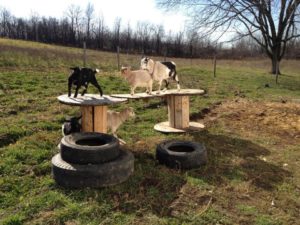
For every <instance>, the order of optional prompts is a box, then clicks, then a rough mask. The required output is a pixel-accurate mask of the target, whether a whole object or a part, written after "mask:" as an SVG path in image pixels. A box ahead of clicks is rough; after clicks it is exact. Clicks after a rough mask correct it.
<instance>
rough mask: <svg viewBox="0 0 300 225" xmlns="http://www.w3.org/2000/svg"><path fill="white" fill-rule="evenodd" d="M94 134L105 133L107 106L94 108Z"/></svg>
mask: <svg viewBox="0 0 300 225" xmlns="http://www.w3.org/2000/svg"><path fill="white" fill-rule="evenodd" d="M94 132H100V133H107V106H95V107H94Z"/></svg>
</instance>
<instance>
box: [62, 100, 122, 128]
mask: <svg viewBox="0 0 300 225" xmlns="http://www.w3.org/2000/svg"><path fill="white" fill-rule="evenodd" d="M57 99H58V101H59V102H61V103H63V104H66V105H72V106H80V110H81V116H82V117H81V126H82V131H83V132H101V133H107V107H108V105H113V104H119V103H122V102H126V101H127V99H124V98H114V97H111V96H107V95H103V96H102V97H100V96H99V94H86V95H84V96H78V97H77V98H73V97H68V95H61V96H58V97H57Z"/></svg>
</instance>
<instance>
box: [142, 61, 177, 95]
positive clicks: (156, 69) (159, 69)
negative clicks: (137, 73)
mask: <svg viewBox="0 0 300 225" xmlns="http://www.w3.org/2000/svg"><path fill="white" fill-rule="evenodd" d="M141 69H143V70H148V71H149V72H150V74H151V75H152V77H153V80H155V81H158V82H159V88H158V91H157V93H160V90H161V85H162V82H163V81H165V82H166V88H165V89H164V91H165V90H166V89H167V88H168V85H169V81H168V80H169V79H170V78H172V79H173V80H175V81H176V82H177V90H178V91H179V90H180V84H179V79H178V75H177V73H176V64H175V63H174V62H159V61H154V60H152V59H150V58H147V57H145V58H142V60H141Z"/></svg>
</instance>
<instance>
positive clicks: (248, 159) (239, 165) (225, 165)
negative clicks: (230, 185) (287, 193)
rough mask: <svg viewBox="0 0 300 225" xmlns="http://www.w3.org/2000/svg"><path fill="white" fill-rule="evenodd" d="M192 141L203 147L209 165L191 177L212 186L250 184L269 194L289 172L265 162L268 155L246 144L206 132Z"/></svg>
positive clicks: (263, 149)
mask: <svg viewBox="0 0 300 225" xmlns="http://www.w3.org/2000/svg"><path fill="white" fill-rule="evenodd" d="M192 135H193V137H194V140H195V141H198V142H202V143H204V144H205V145H206V148H207V153H208V164H207V165H206V166H205V167H204V168H202V169H199V170H195V171H191V172H190V175H191V176H193V177H195V178H201V179H202V180H205V181H206V182H208V183H209V184H212V185H222V184H226V183H227V182H228V181H230V180H240V181H251V183H252V185H255V186H256V187H258V188H262V189H266V190H271V189H274V188H275V187H276V185H277V184H278V183H281V182H283V179H284V178H285V177H287V176H290V175H291V174H290V172H288V171H286V170H284V169H282V168H281V167H279V166H276V165H275V164H273V163H272V162H270V161H267V160H266V159H265V156H267V155H270V151H269V150H268V149H266V148H264V147H262V146H259V145H257V144H255V143H253V142H251V141H249V140H243V139H239V138H232V137H228V136H224V135H213V134H210V133H209V132H207V131H202V132H197V133H193V134H192Z"/></svg>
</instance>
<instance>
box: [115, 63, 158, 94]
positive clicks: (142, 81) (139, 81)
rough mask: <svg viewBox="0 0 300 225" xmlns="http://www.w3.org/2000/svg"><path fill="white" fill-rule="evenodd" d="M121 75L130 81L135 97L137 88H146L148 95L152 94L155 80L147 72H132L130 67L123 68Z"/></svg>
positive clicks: (131, 92)
mask: <svg viewBox="0 0 300 225" xmlns="http://www.w3.org/2000/svg"><path fill="white" fill-rule="evenodd" d="M121 75H122V76H123V77H124V78H125V79H126V80H127V81H128V83H129V85H130V89H131V91H130V94H131V95H134V91H135V89H136V88H137V87H146V88H147V90H146V93H148V94H149V95H151V94H152V84H153V79H152V76H151V74H150V73H149V71H147V70H131V68H130V67H123V66H122V68H121Z"/></svg>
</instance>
